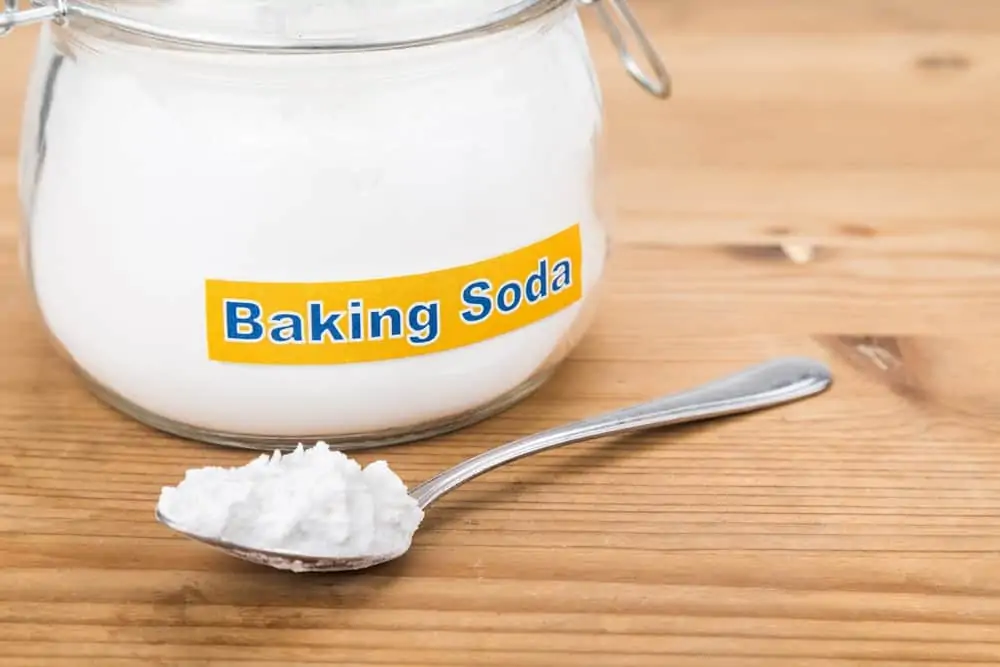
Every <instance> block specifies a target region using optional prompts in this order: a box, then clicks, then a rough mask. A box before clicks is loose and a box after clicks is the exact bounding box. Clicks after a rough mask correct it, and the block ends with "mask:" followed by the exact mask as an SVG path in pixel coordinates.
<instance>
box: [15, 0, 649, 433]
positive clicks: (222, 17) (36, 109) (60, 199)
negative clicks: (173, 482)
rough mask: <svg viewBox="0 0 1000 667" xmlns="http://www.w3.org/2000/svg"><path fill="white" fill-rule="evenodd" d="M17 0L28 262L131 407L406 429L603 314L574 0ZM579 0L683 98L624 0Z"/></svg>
mask: <svg viewBox="0 0 1000 667" xmlns="http://www.w3.org/2000/svg"><path fill="white" fill-rule="evenodd" d="M6 1H7V2H8V6H7V11H6V13H5V14H4V15H3V22H2V24H0V28H2V29H3V30H4V31H6V30H9V29H10V28H11V27H13V26H15V25H18V24H21V23H28V22H32V21H44V22H45V23H44V25H43V26H42V27H41V31H40V39H39V43H38V48H37V55H36V60H35V64H34V68H33V72H32V75H31V79H30V88H29V93H28V98H27V102H26V110H25V114H24V124H23V135H22V147H21V159H20V166H19V170H20V196H21V202H22V213H23V221H24V224H23V236H22V238H23V244H22V252H23V261H24V264H25V267H26V271H27V274H28V276H29V278H30V283H31V287H32V290H33V294H34V297H35V301H36V303H37V306H38V308H39V311H40V313H41V317H42V319H43V320H44V322H45V325H46V327H47V329H48V331H49V333H50V334H51V337H52V338H53V339H54V342H55V344H56V347H57V348H58V349H59V350H60V352H61V353H62V354H64V355H65V356H66V358H67V359H68V360H69V361H70V362H71V364H72V365H73V366H74V367H75V368H76V370H77V371H79V373H80V374H81V376H82V377H83V378H84V379H85V381H86V382H87V383H88V384H89V386H90V387H91V388H92V389H93V391H94V392H95V393H96V394H97V395H98V396H100V397H102V398H103V399H104V400H106V401H107V402H108V403H110V404H111V405H112V406H114V407H116V408H117V409H119V410H121V411H122V412H124V413H126V414H128V415H131V416H132V417H134V418H136V419H138V420H140V421H141V422H144V423H146V424H148V425H150V426H152V427H155V428H158V429H161V430H163V431H166V432H169V433H173V434H176V435H179V436H182V437H186V438H192V439H196V440H202V441H207V442H214V443H220V444H228V445H234V446H241V447H250V448H267V449H270V448H274V447H286V446H292V445H295V444H297V443H299V442H308V441H315V440H325V441H327V442H329V443H332V444H335V445H338V446H339V448H341V449H352V448H359V447H371V446H375V445H384V444H390V443H397V442H403V441H410V440H416V439H420V438H425V437H429V436H431V435H434V434H439V433H443V432H446V431H449V430H452V429H456V428H459V427H462V426H465V425H468V424H471V423H473V422H475V421H478V420H481V419H483V418H485V417H487V416H490V415H493V414H495V413H497V412H498V411H500V410H503V409H505V408H506V407H508V406H510V405H512V404H513V403H514V402H516V401H518V400H519V399H521V398H522V397H524V396H526V395H527V394H528V393H529V392H531V391H532V390H533V389H535V388H537V387H538V386H539V385H540V384H541V383H542V382H543V381H544V380H545V379H546V378H547V377H548V376H549V375H550V373H551V372H552V371H553V369H554V368H555V367H556V366H557V365H558V364H559V362H560V361H562V360H563V359H564V358H565V357H566V355H567V354H568V352H569V351H570V350H571V349H573V347H574V345H575V344H576V343H577V341H578V340H579V339H580V337H581V335H582V334H583V332H584V331H585V329H586V327H587V325H588V323H589V321H590V319H591V317H592V312H593V308H594V304H595V296H596V294H597V292H598V288H599V286H600V284H601V282H602V275H603V273H604V265H605V259H606V255H607V252H608V239H607V231H608V229H607V224H608V222H607V215H606V214H605V212H604V211H603V210H602V205H601V203H600V202H601V197H600V190H601V188H602V184H603V178H602V176H601V163H600V155H601V151H600V142H601V127H602V120H601V97H600V90H599V87H598V84H597V82H596V78H595V73H594V69H593V67H592V63H591V61H590V58H589V53H588V50H587V43H586V41H585V39H584V32H583V29H582V25H581V22H580V17H579V15H578V14H577V6H576V4H575V3H574V2H572V0H421V1H418V0H392V1H385V2H381V3H376V4H377V5H378V8H377V9H373V8H372V5H373V3H356V2H347V1H338V0H330V1H328V2H325V3H317V2H313V1H312V0H309V1H304V0H296V1H293V0H281V1H278V0H275V1H274V2H270V1H267V2H254V3H247V2H245V0H215V1H214V2H204V1H203V0H172V1H171V2H156V3H151V2H140V1H139V0H100V1H98V0H93V1H92V2H76V1H75V0H58V1H57V2H55V4H39V5H36V6H34V7H33V8H31V9H28V10H23V11H17V10H15V9H14V7H13V6H12V4H11V3H12V0H6ZM607 1H609V0H605V2H607ZM586 4H591V5H593V6H594V7H596V8H597V9H598V11H599V12H600V16H601V18H602V19H603V23H604V25H605V27H606V28H607V29H608V32H609V34H610V35H611V36H612V38H613V39H614V40H615V43H616V45H617V47H618V49H619V53H620V55H621V56H622V59H623V61H624V62H625V64H626V66H627V68H628V70H629V72H630V73H631V74H632V75H633V76H634V77H635V78H636V80H637V81H639V82H640V83H641V84H642V85H643V86H644V87H646V88H647V90H649V91H650V92H651V93H653V94H654V95H656V96H658V97H661V98H664V97H667V96H668V79H667V76H666V73H665V71H664V70H663V66H662V64H661V63H660V62H659V60H658V58H657V57H656V54H655V52H654V51H653V49H652V47H651V46H650V45H649V43H648V41H646V40H645V38H644V37H643V36H642V33H641V31H640V30H639V26H638V25H637V24H636V22H635V19H634V17H633V16H632V15H631V14H630V13H629V12H628V7H627V6H626V5H625V2H624V0H617V1H616V2H614V4H611V5H609V6H605V4H603V3H602V2H600V0H598V1H596V2H588V3H586ZM611 10H615V11H614V13H612V11H611ZM616 15H617V19H621V20H617V19H616ZM619 25H624V26H625V27H626V28H628V29H629V30H630V31H631V32H632V34H633V35H635V36H637V37H638V38H639V40H640V41H639V43H640V46H641V47H642V49H643V52H644V54H645V56H646V58H647V59H648V60H649V62H650V63H651V64H652V67H653V75H652V77H647V76H646V75H645V74H644V73H643V70H642V68H640V67H639V66H638V64H637V62H636V61H635V60H634V59H633V58H632V56H631V55H630V54H629V52H628V50H627V48H626V47H625V40H624V39H623V37H622V33H621V31H620V29H619V28H618V26H619Z"/></svg>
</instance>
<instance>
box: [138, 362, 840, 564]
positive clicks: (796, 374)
mask: <svg viewBox="0 0 1000 667" xmlns="http://www.w3.org/2000/svg"><path fill="white" fill-rule="evenodd" d="M832 381H833V379H832V377H831V376H830V370H829V369H828V368H827V367H826V366H824V365H823V364H822V363H820V362H818V361H813V360H810V359H801V358H796V357H788V358H782V359H775V360H773V361H769V362H766V363H763V364H760V365H757V366H751V367H750V368H747V369H744V370H743V371H740V372H738V373H736V374H734V375H729V376H726V377H723V378H720V379H718V380H715V381H712V382H709V383H708V384H703V385H701V386H698V387H694V388H693V389H689V390H687V391H683V392H680V393H676V394H671V395H668V396H664V397H662V398H659V399H656V400H654V401H650V402H648V403H642V404H639V405H636V406H633V407H630V408H624V409H621V410H616V411H614V412H609V413H606V414H603V415H598V416H596V417H590V418H588V419H584V420H581V421H578V422H574V423H571V424H567V425H565V426H560V427H557V428H553V429H550V430H548V431H543V432H541V433H537V434H535V435H530V436H528V437H525V438H522V439H520V440H515V441H514V442H511V443H508V444H506V445H501V446H500V447H495V448H493V449H490V450H487V451H485V452H483V453H482V454H479V455H477V456H473V457H472V458H470V459H466V460H465V461H463V462H461V463H459V464H458V465H456V466H455V467H453V468H450V469H448V470H445V471H444V472H442V473H439V474H438V475H436V476H434V477H432V478H430V479H429V480H427V481H426V482H424V483H423V484H420V485H419V486H416V487H414V488H413V489H412V490H411V491H410V496H412V497H413V498H414V499H415V500H416V501H417V504H418V505H419V506H420V508H421V509H426V508H427V507H429V506H430V505H431V504H432V503H433V502H434V501H435V500H437V499H438V498H440V497H441V496H443V495H444V494H446V493H448V492H449V491H451V490H453V489H456V488H458V487H459V486H461V485H462V484H465V483H466V482H468V481H469V480H471V479H474V478H476V477H479V476H480V475H482V474H483V473H485V472H489V471H490V470H493V469H495V468H498V467H500V466H502V465H505V464H507V463H511V462H513V461H517V460H519V459H522V458H524V457H526V456H530V455H532V454H537V453H539V452H543V451H546V450H549V449H554V448H556V447H562V446H563V445H568V444H571V443H574V442H581V441H584V440H592V439H594V438H602V437H605V436H609V435H619V434H623V433H630V432H633V431H640V430H645V429H650V428H653V427H656V426H667V425H671V424H680V423H684V422H692V421H700V420H704V419H712V418H715V417H722V416H726V415H733V414H738V413H743V412H751V411H754V410H760V409H763V408H768V407H772V406H775V405H780V404H782V403H788V402H790V401H795V400H798V399H801V398H806V397H808V396H813V395H815V394H819V393H820V392H822V391H823V390H825V389H826V388H827V387H829V386H830V383H831V382H832ZM156 518H157V520H158V521H160V522H161V523H162V524H164V525H165V526H167V527H168V528H171V529H173V530H175V531H177V532H179V533H181V534H183V535H185V536H187V537H190V538H192V539H194V540H197V541H199V542H203V543H205V544H208V545H210V546H212V547H215V548H217V549H221V550H222V551H224V552H226V553H228V554H229V555H231V556H235V557H237V558H242V559H243V560H247V561H250V562H252V563H258V564H261V565H267V566H269V567H273V568H277V569H280V570H292V571H294V572H336V571H342V570H360V569H363V568H366V567H372V566H373V565H378V564H380V563H385V562H387V561H390V560H393V559H395V558H398V557H400V556H402V555H403V554H404V553H406V549H404V550H403V551H400V552H399V553H386V554H370V555H364V556H356V557H348V558H339V557H338V558H322V557H316V556H303V555H300V554H294V553H283V552H279V551H265V550H261V549H254V548H251V547H245V546H240V545H239V544H232V543H230V542H225V541H222V540H216V539H212V538H207V537H204V536H200V535H193V534H190V533H187V532H185V531H184V530H183V528H181V527H180V526H178V525H176V524H174V523H171V521H170V520H169V519H168V518H167V517H165V516H163V515H162V514H161V513H160V511H159V509H157V511H156Z"/></svg>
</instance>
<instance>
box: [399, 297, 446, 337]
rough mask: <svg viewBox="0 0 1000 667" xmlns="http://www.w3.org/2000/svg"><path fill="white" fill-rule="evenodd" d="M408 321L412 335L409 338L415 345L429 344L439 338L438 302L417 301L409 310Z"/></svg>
mask: <svg viewBox="0 0 1000 667" xmlns="http://www.w3.org/2000/svg"><path fill="white" fill-rule="evenodd" d="M407 323H408V324H409V325H410V332H411V335H410V336H409V338H408V340H409V341H410V343H412V344H414V345H427V344H428V343H433V342H434V341H435V340H437V337H438V335H439V334H440V333H441V332H440V329H441V326H440V321H439V318H438V302H437V301H431V302H429V303H415V304H413V305H412V306H410V310H409V311H408V312H407Z"/></svg>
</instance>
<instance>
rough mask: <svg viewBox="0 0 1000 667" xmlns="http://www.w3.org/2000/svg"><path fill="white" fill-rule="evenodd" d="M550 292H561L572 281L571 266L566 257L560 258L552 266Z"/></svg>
mask: <svg viewBox="0 0 1000 667" xmlns="http://www.w3.org/2000/svg"><path fill="white" fill-rule="evenodd" d="M552 273H553V277H552V293H553V294H555V293H556V292H561V291H563V290H564V289H566V288H567V287H569V286H570V285H571V284H572V282H573V267H572V265H571V264H570V262H569V260H568V259H560V260H559V261H558V262H556V265H555V266H554V267H552Z"/></svg>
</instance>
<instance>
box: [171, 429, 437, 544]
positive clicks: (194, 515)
mask: <svg viewBox="0 0 1000 667" xmlns="http://www.w3.org/2000/svg"><path fill="white" fill-rule="evenodd" d="M157 508H158V510H159V512H160V513H161V514H162V515H163V516H164V517H166V518H167V519H169V520H170V522H171V523H173V524H175V525H176V526H177V527H179V528H181V529H183V530H185V531H187V532H190V533H192V534H195V535H199V536H201V537H205V538H209V539H213V540H221V541H225V542H230V543H233V544H239V545H241V546H245V547H251V548H256V549H264V550H267V551H278V552H293V553H297V554H302V555H309V556H317V557H331V558H339V557H354V556H365V555H369V554H385V553H402V552H404V551H406V550H407V549H408V548H409V546H410V541H411V539H412V537H413V534H414V532H416V530H417V527H418V526H419V525H420V522H421V521H422V520H423V516H424V513H423V511H422V510H421V509H420V508H419V507H418V506H417V503H416V501H414V499H413V498H411V497H410V496H409V494H408V493H407V489H406V485H405V484H404V483H403V481H402V480H401V479H400V478H399V477H398V476H397V475H396V474H395V473H394V472H393V471H392V470H391V469H390V468H389V466H388V464H387V463H386V462H385V461H375V462H373V463H370V464H369V465H367V466H365V467H364V468H362V467H361V465H359V464H358V462H357V461H355V460H354V459H351V458H349V457H347V456H346V455H344V454H343V453H342V452H339V451H334V450H331V449H330V448H329V446H328V445H327V444H326V443H325V442H319V443H317V444H316V445H315V446H313V447H310V448H308V449H305V448H304V447H303V446H302V445H301V444H300V445H299V446H298V448H296V449H295V450H294V451H293V452H291V453H289V454H286V455H282V454H281V452H280V451H275V452H274V453H273V454H271V455H270V456H269V455H267V454H262V455H261V456H260V457H258V458H257V459H255V460H254V461H252V462H250V463H249V464H247V465H245V466H241V467H235V468H222V467H215V466H212V467H205V468H194V469H191V470H188V471H187V473H186V474H185V475H184V479H183V480H182V481H181V482H180V484H178V485H177V486H166V487H164V488H163V489H162V491H161V492H160V499H159V504H158V506H157Z"/></svg>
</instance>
